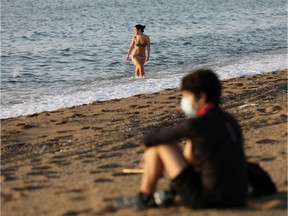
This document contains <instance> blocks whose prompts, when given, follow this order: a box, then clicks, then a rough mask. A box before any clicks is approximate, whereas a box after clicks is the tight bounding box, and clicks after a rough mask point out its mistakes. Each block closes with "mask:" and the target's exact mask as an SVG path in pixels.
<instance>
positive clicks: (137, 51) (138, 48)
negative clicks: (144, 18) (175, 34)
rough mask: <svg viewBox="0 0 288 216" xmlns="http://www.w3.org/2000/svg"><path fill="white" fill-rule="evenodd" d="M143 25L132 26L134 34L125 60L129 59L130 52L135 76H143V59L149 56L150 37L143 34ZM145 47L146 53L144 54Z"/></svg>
mask: <svg viewBox="0 0 288 216" xmlns="http://www.w3.org/2000/svg"><path fill="white" fill-rule="evenodd" d="M144 29H145V26H142V25H136V26H135V27H134V33H135V36H133V38H132V41H131V44H130V47H129V50H128V54H127V60H130V54H131V53H132V51H133V54H132V58H131V60H132V62H133V63H134V65H135V78H136V77H144V76H145V73H144V64H145V61H146V62H147V61H149V57H150V38H149V36H147V35H145V34H143V33H144ZM146 48H147V55H146Z"/></svg>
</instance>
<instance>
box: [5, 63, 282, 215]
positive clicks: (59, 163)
mask: <svg viewBox="0 0 288 216" xmlns="http://www.w3.org/2000/svg"><path fill="white" fill-rule="evenodd" d="M222 84H223V94H222V95H223V100H222V102H221V106H222V108H223V109H224V110H226V111H228V112H229V113H231V114H232V115H233V116H234V117H235V118H236V119H237V120H238V121H239V123H240V125H241V127H242V130H243V134H244V140H245V145H244V149H245V154H246V156H247V159H248V160H250V161H254V162H257V163H259V164H260V165H261V166H262V167H263V168H264V169H265V170H267V171H268V173H269V174H270V175H271V177H272V180H273V181H274V182H275V184H276V186H277V189H278V191H279V193H278V194H276V195H275V196H272V197H269V198H264V199H258V200H256V201H249V207H248V208H247V209H245V210H244V211H242V210H227V211H221V210H200V211H193V210H189V209H186V208H184V207H179V206H176V207H172V208H167V209H151V210H147V211H144V212H142V213H141V212H140V213H139V215H162V214H164V213H165V214H167V215H175V214H181V215H190V214H193V215H196V216H198V215H199V216H200V215H202V214H208V215H211V214H213V215H224V216H226V215H227V216H228V215H247V214H248V215H255V216H262V215H269V216H270V215H271V216H272V215H273V216H277V215H283V214H285V212H286V211H287V203H286V200H287V147H286V144H287V69H285V70H281V71H274V72H267V73H262V74H257V75H252V76H244V77H237V78H232V79H228V80H222ZM180 98H181V94H180V92H179V90H178V89H177V88H176V89H166V90H162V91H159V92H155V93H151V94H140V95H135V96H132V97H128V98H122V99H114V100H109V101H95V102H93V103H91V104H86V105H79V106H74V107H70V108H61V109H58V110H55V111H49V112H48V111H46V112H41V113H37V114H32V115H26V116H20V117H13V118H7V119H1V141H2V145H1V164H2V167H1V183H2V196H1V204H2V213H3V215H4V214H5V215H12V216H13V215H20V214H22V215H42V214H43V215H65V214H66V215H69V214H70V215H73V214H72V213H73V212H74V215H77V214H78V215H105V214H107V215H124V214H126V215H127V216H129V215H131V216H132V215H135V211H134V210H133V209H123V210H119V211H113V212H111V211H109V210H107V209H106V210H105V206H106V203H105V201H103V200H105V198H107V197H115V196H119V195H131V194H135V193H136V192H137V190H138V186H139V184H140V178H141V176H140V175H124V174H123V173H122V172H121V170H122V169H123V168H138V163H139V158H140V156H141V153H142V152H143V150H142V148H141V146H140V143H139V142H140V140H141V137H142V136H143V134H145V133H147V132H149V131H150V130H153V128H157V127H169V126H171V125H172V124H175V123H177V122H179V121H181V120H182V119H183V118H184V115H183V114H182V112H181V110H180V107H179V103H180ZM127 183H129V184H127ZM161 183H163V184H164V185H165V184H167V180H165V179H163V180H161V182H160V184H161ZM160 187H161V186H160ZM137 214H138V212H137Z"/></svg>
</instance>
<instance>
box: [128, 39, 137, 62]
mask: <svg viewBox="0 0 288 216" xmlns="http://www.w3.org/2000/svg"><path fill="white" fill-rule="evenodd" d="M134 45H135V37H133V38H132V40H131V44H130V47H129V50H128V54H127V58H126V59H127V60H129V56H130V54H131V52H132V50H133V48H134Z"/></svg>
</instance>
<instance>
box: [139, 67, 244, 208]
mask: <svg viewBox="0 0 288 216" xmlns="http://www.w3.org/2000/svg"><path fill="white" fill-rule="evenodd" d="M181 91H182V100H181V108H182V110H183V112H184V113H185V114H186V116H187V117H188V119H186V120H183V122H182V123H180V124H179V125H176V126H174V127H171V128H160V129H157V130H155V131H153V132H151V133H150V134H148V135H146V136H145V137H144V140H143V143H144V149H145V152H144V155H143V157H144V164H143V169H144V173H143V176H142V181H141V186H140V192H139V194H138V202H141V204H142V205H144V206H145V207H152V206H154V204H155V203H153V200H154V197H153V194H154V192H155V188H156V184H157V181H158V179H159V178H160V177H161V176H162V174H163V171H166V173H167V175H168V177H169V178H170V179H171V181H172V185H173V187H174V189H175V191H176V193H177V194H178V195H180V197H181V200H182V203H183V204H184V205H186V206H187V207H190V208H193V209H199V208H240V207H244V206H245V204H246V196H247V174H246V165H245V156H244V151H243V138H242V133H241V129H240V127H239V125H238V124H237V122H236V120H235V119H234V118H233V117H232V116H230V115H229V114H228V113H226V112H225V111H223V110H221V108H220V107H219V103H220V95H221V83H220V81H219V79H218V77H217V75H216V74H215V73H214V72H213V71H211V70H209V69H207V70H206V69H199V70H196V71H193V72H192V73H190V74H188V75H187V76H185V77H184V78H183V79H182V86H181ZM180 139H185V140H186V141H187V142H186V144H185V146H184V150H183V151H181V149H180V147H179V146H178V145H177V141H178V140H180Z"/></svg>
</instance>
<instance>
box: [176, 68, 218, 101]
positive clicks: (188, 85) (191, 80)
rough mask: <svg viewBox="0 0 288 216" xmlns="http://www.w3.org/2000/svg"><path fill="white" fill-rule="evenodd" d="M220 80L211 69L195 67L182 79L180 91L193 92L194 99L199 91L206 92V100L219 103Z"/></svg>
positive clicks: (198, 94)
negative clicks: (195, 68)
mask: <svg viewBox="0 0 288 216" xmlns="http://www.w3.org/2000/svg"><path fill="white" fill-rule="evenodd" d="M221 89H222V87H221V82H220V80H219V79H218V76H217V75H216V74H215V73H214V72H213V71H212V70H211V69H197V70H194V71H192V72H191V73H189V74H188V75H186V76H185V77H184V78H183V79H182V84H181V91H189V92H192V93H194V94H195V97H196V99H199V98H200V94H201V93H206V96H207V98H206V102H212V103H216V104H217V105H218V104H219V103H220V96H221Z"/></svg>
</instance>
